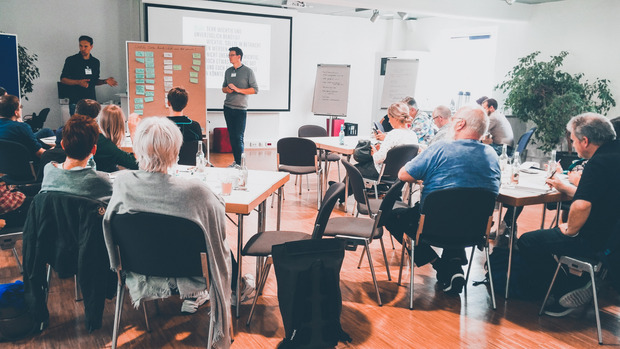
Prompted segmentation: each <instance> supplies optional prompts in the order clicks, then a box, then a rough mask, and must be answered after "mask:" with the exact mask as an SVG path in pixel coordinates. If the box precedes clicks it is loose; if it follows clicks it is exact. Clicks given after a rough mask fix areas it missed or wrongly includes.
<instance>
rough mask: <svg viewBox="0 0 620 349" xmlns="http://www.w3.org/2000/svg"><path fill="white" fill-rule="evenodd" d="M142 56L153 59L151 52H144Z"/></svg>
mask: <svg viewBox="0 0 620 349" xmlns="http://www.w3.org/2000/svg"><path fill="white" fill-rule="evenodd" d="M144 56H146V57H153V52H152V51H146V52H144Z"/></svg>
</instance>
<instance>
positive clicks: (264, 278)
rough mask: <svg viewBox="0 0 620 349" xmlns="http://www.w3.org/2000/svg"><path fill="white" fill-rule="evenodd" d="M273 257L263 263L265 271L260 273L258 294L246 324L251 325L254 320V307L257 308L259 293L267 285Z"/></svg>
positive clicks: (257, 287) (257, 286) (255, 296)
mask: <svg viewBox="0 0 620 349" xmlns="http://www.w3.org/2000/svg"><path fill="white" fill-rule="evenodd" d="M271 263H272V262H271V258H267V259H266V260H265V262H264V263H263V268H262V269H263V271H262V272H261V274H260V278H259V280H258V285H256V290H255V291H254V292H256V294H255V295H254V300H253V301H252V308H251V309H250V316H248V321H247V322H246V323H245V325H246V326H250V322H252V316H254V309H255V308H256V301H257V300H258V297H259V295H260V294H261V293H262V291H263V287H265V282H266V281H267V276H268V275H269V269H270V268H271Z"/></svg>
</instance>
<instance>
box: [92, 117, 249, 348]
mask: <svg viewBox="0 0 620 349" xmlns="http://www.w3.org/2000/svg"><path fill="white" fill-rule="evenodd" d="M182 142H183V138H182V135H181V132H180V131H179V128H178V127H177V126H175V125H174V123H173V122H171V121H170V120H169V119H167V118H158V117H148V118H144V119H143V120H141V121H140V123H139V124H138V126H137V129H136V132H135V136H134V140H133V149H134V152H135V154H136V157H137V159H138V164H139V167H140V169H139V170H138V171H123V172H120V173H119V175H118V176H117V177H116V180H115V181H114V193H113V195H112V198H111V200H110V204H109V205H108V209H107V211H106V214H105V216H104V223H103V224H104V225H103V227H104V236H105V239H106V244H107V245H108V251H113V246H112V245H111V242H112V240H111V228H110V221H111V219H112V216H113V215H115V214H122V213H127V212H137V211H140V212H153V213H160V214H165V215H171V216H177V217H182V218H186V219H189V220H191V221H193V222H196V223H198V224H199V225H200V226H201V227H202V228H203V229H204V232H205V241H206V243H207V250H208V251H209V267H210V271H209V274H210V276H211V280H210V281H211V283H210V285H211V288H210V289H209V291H208V293H206V292H205V288H206V281H205V279H204V278H202V277H192V278H161V277H148V276H144V275H138V274H135V273H131V272H129V273H127V279H126V280H127V287H128V288H129V294H130V295H131V298H132V300H133V303H134V304H135V305H136V306H137V305H139V304H140V301H141V300H142V299H149V298H151V297H161V296H167V295H170V294H171V291H172V290H174V291H176V292H178V293H179V295H180V297H181V298H183V299H185V300H184V301H183V305H182V307H181V311H182V312H187V313H193V312H195V311H196V310H197V308H198V306H200V305H201V304H203V303H204V302H206V300H207V299H210V300H211V319H212V321H214V326H215V328H214V332H215V333H216V334H220V335H221V337H219V338H218V336H216V340H215V342H216V345H215V346H216V347H220V346H222V347H223V346H228V344H230V339H231V337H230V335H231V334H230V332H229V330H230V326H229V324H230V321H231V319H230V316H231V313H230V310H229V309H230V302H231V288H230V285H231V274H232V275H233V276H234V275H235V273H234V270H233V268H234V266H231V251H230V248H229V246H228V243H227V242H226V231H225V229H226V217H225V204H224V200H223V199H222V198H221V197H220V196H219V195H217V194H215V193H214V192H213V191H211V189H209V187H208V186H206V185H205V184H204V183H202V182H201V181H199V180H198V179H188V178H179V177H175V176H171V175H169V174H168V170H169V169H170V168H171V167H172V166H174V165H175V164H176V161H177V156H178V154H179V149H180V148H181V144H182ZM110 261H111V264H112V267H113V268H116V267H118V263H117V262H118V261H116V260H115V258H114V256H113V255H110ZM235 279H236V278H235V277H233V278H232V280H235ZM233 286H236V284H234V282H233ZM246 288H247V287H246ZM197 295H199V296H198V298H195V299H188V298H190V297H196V296H197ZM218 342H219V343H220V345H217V343H218Z"/></svg>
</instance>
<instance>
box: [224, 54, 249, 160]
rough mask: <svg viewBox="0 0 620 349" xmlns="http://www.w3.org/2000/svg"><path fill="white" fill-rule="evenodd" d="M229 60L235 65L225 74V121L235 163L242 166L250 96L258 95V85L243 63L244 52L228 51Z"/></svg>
mask: <svg viewBox="0 0 620 349" xmlns="http://www.w3.org/2000/svg"><path fill="white" fill-rule="evenodd" d="M228 59H229V60H230V63H231V64H232V65H233V66H232V67H230V68H228V69H226V72H225V73H224V83H223V84H222V92H224V93H225V94H226V99H225V100H224V119H226V126H227V127H228V137H229V138H230V145H231V147H232V151H233V155H234V157H235V163H236V164H241V154H243V135H244V133H245V122H246V119H247V109H248V95H253V94H255V93H258V84H257V83H256V77H255V76H254V72H253V71H252V69H250V68H248V67H247V66H245V65H243V63H241V60H242V59H243V51H242V50H241V49H240V48H239V47H231V48H229V49H228Z"/></svg>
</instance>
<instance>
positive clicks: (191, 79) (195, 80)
mask: <svg viewBox="0 0 620 349" xmlns="http://www.w3.org/2000/svg"><path fill="white" fill-rule="evenodd" d="M189 82H191V83H192V84H197V83H198V78H189Z"/></svg>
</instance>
